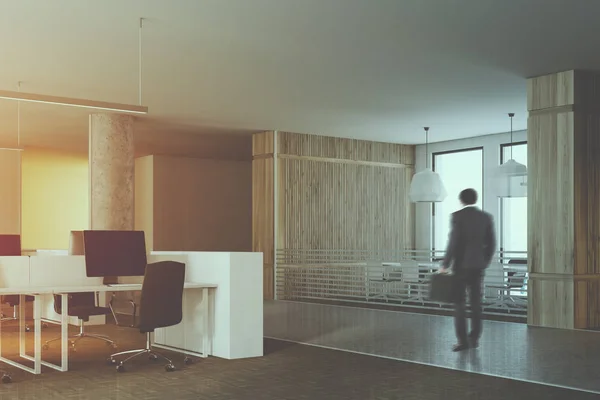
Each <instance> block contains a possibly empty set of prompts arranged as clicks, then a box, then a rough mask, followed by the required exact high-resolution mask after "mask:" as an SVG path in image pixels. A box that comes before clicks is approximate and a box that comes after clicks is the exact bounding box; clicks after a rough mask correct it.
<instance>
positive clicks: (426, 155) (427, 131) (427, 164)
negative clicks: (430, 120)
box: [424, 127, 429, 168]
mask: <svg viewBox="0 0 600 400" xmlns="http://www.w3.org/2000/svg"><path fill="white" fill-rule="evenodd" d="M424 129H425V168H429V128H428V127H425V128H424Z"/></svg>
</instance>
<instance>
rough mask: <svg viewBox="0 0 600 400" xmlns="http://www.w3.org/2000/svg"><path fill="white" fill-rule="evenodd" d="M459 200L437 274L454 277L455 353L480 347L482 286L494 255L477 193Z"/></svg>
mask: <svg viewBox="0 0 600 400" xmlns="http://www.w3.org/2000/svg"><path fill="white" fill-rule="evenodd" d="M459 199H460V202H461V203H462V205H463V206H464V207H463V208H462V209H461V210H459V211H457V212H455V213H453V214H452V217H451V229H450V237H449V240H448V247H447V249H446V256H445V257H444V262H443V264H442V268H441V269H440V271H439V272H441V273H444V272H446V271H447V269H448V268H450V267H452V269H453V271H454V275H455V276H456V281H455V282H456V285H457V288H456V289H457V290H458V292H457V297H456V302H455V316H454V325H455V328H456V337H457V338H458V343H457V344H456V345H454V348H453V350H454V351H462V350H466V349H468V348H471V347H472V348H476V347H478V346H479V338H480V336H481V286H482V282H483V275H484V273H485V269H486V268H487V267H488V266H489V265H490V261H491V260H492V256H493V255H494V252H495V251H496V235H495V233H494V220H493V218H492V216H491V215H490V214H488V213H486V212H484V211H482V210H480V209H479V208H477V207H475V203H477V192H476V191H475V190H474V189H465V190H463V191H462V192H460V195H459ZM467 289H468V290H469V296H470V299H471V332H470V333H469V334H468V335H467V320H466V315H465V300H466V299H465V297H466V296H465V295H466V290H467Z"/></svg>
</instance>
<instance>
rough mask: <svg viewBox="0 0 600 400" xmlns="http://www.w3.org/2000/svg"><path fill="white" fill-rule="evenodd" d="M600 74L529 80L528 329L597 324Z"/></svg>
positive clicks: (599, 319)
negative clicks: (533, 326)
mask: <svg viewBox="0 0 600 400" xmlns="http://www.w3.org/2000/svg"><path fill="white" fill-rule="evenodd" d="M599 105H600V75H598V74H596V73H592V72H586V71H567V72H560V73H556V74H552V75H546V76H541V77H537V78H532V79H529V80H528V82H527V106H528V110H529V119H528V131H527V136H528V168H529V177H528V196H529V198H528V204H529V206H528V218H529V220H528V226H529V232H528V258H529V269H530V275H529V284H528V289H529V313H528V324H529V325H536V326H545V327H553V328H566V329H573V328H576V329H582V328H583V329H585V328H598V327H600V313H599V311H600V309H599V306H600V265H599V261H600V242H599V241H600V235H599V234H600V106H599Z"/></svg>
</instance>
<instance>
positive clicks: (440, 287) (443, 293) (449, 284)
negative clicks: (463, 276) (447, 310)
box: [429, 273, 458, 303]
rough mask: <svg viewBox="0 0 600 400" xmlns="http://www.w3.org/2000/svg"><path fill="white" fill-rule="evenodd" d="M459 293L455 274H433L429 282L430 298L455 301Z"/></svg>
mask: <svg viewBox="0 0 600 400" xmlns="http://www.w3.org/2000/svg"><path fill="white" fill-rule="evenodd" d="M457 295H458V287H457V284H456V276H455V275H454V274H446V273H444V274H433V275H432V276H431V282H430V283H429V300H431V301H436V302H440V303H454V302H455V301H456V298H457Z"/></svg>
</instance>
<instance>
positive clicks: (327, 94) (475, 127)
mask: <svg viewBox="0 0 600 400" xmlns="http://www.w3.org/2000/svg"><path fill="white" fill-rule="evenodd" d="M0 2H1V3H2V13H0V60H1V62H0V89H5V90H16V89H17V82H18V81H23V83H22V84H21V90H22V91H24V92H33V93H41V94H49V95H56V96H67V97H78V98H86V99H92V100H102V101H110V102H119V103H132V104H137V102H138V89H139V87H138V77H139V75H138V32H139V31H138V23H139V22H138V21H139V18H140V17H144V18H145V21H144V28H143V30H142V38H143V39H142V42H143V45H142V61H143V74H142V82H143V84H142V99H143V104H144V105H146V106H148V107H149V110H150V112H149V115H148V116H147V117H143V118H142V121H141V122H140V128H139V130H138V136H139V137H141V138H143V137H147V138H155V139H156V138H160V137H162V139H160V140H162V142H163V143H164V141H165V140H167V139H168V138H173V137H177V136H178V135H180V136H181V135H183V136H185V135H196V134H211V135H225V134H231V135H239V134H244V133H248V132H252V131H260V130H271V129H278V130H286V131H294V132H303V133H318V134H323V135H329V136H343V137H350V138H360V139H368V140H377V141H390V142H401V143H411V144H413V143H422V142H423V141H424V135H423V130H422V127H423V126H425V125H428V126H430V127H431V131H430V134H431V140H432V141H441V140H451V139H456V138H464V137H470V136H477V135H483V134H491V133H497V132H505V131H507V130H508V128H509V120H508V117H507V115H506V114H507V113H508V112H515V113H516V117H515V121H514V123H515V125H514V126H515V129H523V128H525V126H526V92H525V79H526V78H527V77H531V76H537V75H542V74H546V73H552V72H557V71H562V70H568V69H574V68H582V69H599V70H600V55H599V53H598V51H597V49H598V48H599V47H600V24H598V23H597V15H599V13H600V1H592V0H527V1H524V0H227V1H224V0H171V1H165V0H127V1H124V0H102V1H98V0H60V1H58V2H48V1H39V0H0ZM59 5H60V6H59ZM88 113H89V111H87V110H81V109H77V108H68V107H58V106H49V105H43V104H31V103H22V104H21V130H20V132H21V143H22V144H25V145H31V146H34V145H35V146H70V147H73V148H86V146H87V122H88V118H87V115H88ZM16 134H17V112H16V103H15V102H11V101H6V100H4V101H0V141H1V142H2V144H3V145H9V144H10V143H13V142H16ZM186 137H187V136H186ZM148 140H150V139H148ZM152 140H154V139H152ZM11 141H12V142H11Z"/></svg>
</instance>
